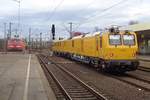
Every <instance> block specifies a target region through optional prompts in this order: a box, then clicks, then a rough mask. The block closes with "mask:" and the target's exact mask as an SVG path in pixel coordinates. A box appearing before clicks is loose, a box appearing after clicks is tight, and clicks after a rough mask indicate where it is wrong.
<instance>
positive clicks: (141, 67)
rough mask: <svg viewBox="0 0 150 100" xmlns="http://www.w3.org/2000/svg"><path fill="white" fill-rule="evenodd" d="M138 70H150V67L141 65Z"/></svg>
mask: <svg viewBox="0 0 150 100" xmlns="http://www.w3.org/2000/svg"><path fill="white" fill-rule="evenodd" d="M138 70H141V71H146V72H150V68H146V67H143V66H139V68H138Z"/></svg>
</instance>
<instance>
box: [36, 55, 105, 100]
mask: <svg viewBox="0 0 150 100" xmlns="http://www.w3.org/2000/svg"><path fill="white" fill-rule="evenodd" d="M38 58H39V61H40V63H41V64H42V68H43V69H44V72H45V73H46V76H47V79H48V81H49V82H50V83H51V84H53V86H52V87H53V90H54V92H55V94H56V97H57V99H60V100H107V98H106V97H104V96H103V95H102V94H100V93H98V92H97V91H95V90H94V89H93V88H91V87H90V86H89V85H87V84H86V83H84V82H83V81H81V80H80V79H79V78H77V77H76V76H75V75H73V74H72V73H70V72H69V71H67V70H66V69H64V68H63V67H62V66H61V65H59V64H57V63H54V62H52V61H51V62H49V61H48V59H47V58H46V57H45V56H41V55H38Z"/></svg>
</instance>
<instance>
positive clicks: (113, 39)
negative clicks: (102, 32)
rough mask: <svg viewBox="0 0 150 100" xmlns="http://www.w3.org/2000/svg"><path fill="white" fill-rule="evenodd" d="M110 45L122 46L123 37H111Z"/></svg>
mask: <svg viewBox="0 0 150 100" xmlns="http://www.w3.org/2000/svg"><path fill="white" fill-rule="evenodd" d="M109 43H110V45H120V44H121V35H109Z"/></svg>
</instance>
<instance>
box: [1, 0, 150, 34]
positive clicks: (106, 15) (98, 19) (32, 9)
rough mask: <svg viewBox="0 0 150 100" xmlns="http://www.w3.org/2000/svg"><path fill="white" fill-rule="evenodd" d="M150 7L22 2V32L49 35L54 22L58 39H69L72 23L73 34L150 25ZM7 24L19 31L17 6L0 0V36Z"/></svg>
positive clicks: (73, 0)
mask: <svg viewBox="0 0 150 100" xmlns="http://www.w3.org/2000/svg"><path fill="white" fill-rule="evenodd" d="M149 5H150V0H21V31H22V35H23V36H25V37H27V36H28V30H29V27H31V28H32V36H33V37H36V36H38V34H39V33H40V32H43V33H44V34H47V35H48V33H49V32H50V26H51V24H53V23H54V24H56V29H57V30H56V31H57V36H61V37H67V36H69V33H67V30H68V28H69V24H68V23H69V22H73V23H74V24H73V29H74V31H82V32H89V31H93V29H94V27H95V26H98V27H100V28H104V27H108V26H110V25H127V24H128V23H129V21H131V20H136V21H138V22H140V23H144V22H150V6H149ZM5 22H6V23H7V25H8V23H9V22H12V23H13V25H12V30H13V31H14V30H15V29H16V28H17V23H18V3H17V2H15V1H13V0H0V37H3V34H4V32H3V30H4V25H3V23H5ZM7 27H8V26H7ZM45 36H46V35H45Z"/></svg>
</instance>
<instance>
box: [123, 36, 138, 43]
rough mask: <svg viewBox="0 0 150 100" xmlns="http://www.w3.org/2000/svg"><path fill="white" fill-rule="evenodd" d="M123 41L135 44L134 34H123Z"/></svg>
mask: <svg viewBox="0 0 150 100" xmlns="http://www.w3.org/2000/svg"><path fill="white" fill-rule="evenodd" d="M123 43H124V45H135V37H134V35H123Z"/></svg>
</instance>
